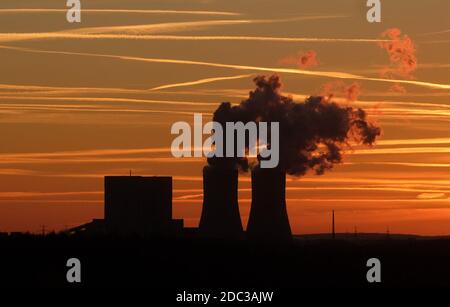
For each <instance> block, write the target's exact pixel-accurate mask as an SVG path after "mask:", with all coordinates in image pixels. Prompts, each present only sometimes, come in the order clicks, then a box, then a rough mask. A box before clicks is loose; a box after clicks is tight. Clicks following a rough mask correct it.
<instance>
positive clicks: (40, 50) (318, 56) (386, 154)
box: [0, 0, 450, 235]
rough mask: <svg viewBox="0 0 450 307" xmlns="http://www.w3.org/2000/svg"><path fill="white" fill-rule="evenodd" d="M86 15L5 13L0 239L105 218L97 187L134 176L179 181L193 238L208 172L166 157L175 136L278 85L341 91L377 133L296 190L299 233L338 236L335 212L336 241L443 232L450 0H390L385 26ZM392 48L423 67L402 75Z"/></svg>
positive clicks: (295, 15) (288, 6) (342, 14)
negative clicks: (275, 78) (176, 129)
mask: <svg viewBox="0 0 450 307" xmlns="http://www.w3.org/2000/svg"><path fill="white" fill-rule="evenodd" d="M81 3H82V12H81V23H68V22H67V20H66V7H65V1H56V0H52V1H50V0H45V1H44V0H33V1H31V0H22V1H20V3H17V1H13V0H2V2H1V4H0V58H1V60H0V61H1V72H0V231H30V232H38V231H40V230H41V229H42V227H43V226H44V225H45V228H46V229H47V230H61V229H64V228H67V227H72V226H76V225H79V224H83V223H86V222H88V221H90V220H92V219H93V218H102V217H103V176H105V175H128V174H129V172H130V170H131V171H132V174H134V175H142V176H150V175H167V176H173V180H174V182H173V184H174V191H173V195H174V199H173V215H174V218H183V219H184V220H185V225H187V226H197V225H198V221H199V217H200V212H201V206H202V177H201V174H202V168H203V166H204V165H205V163H206V162H205V160H204V159H202V158H191V159H189V158H186V159H177V158H174V157H172V155H171V153H170V150H169V149H170V145H171V142H172V140H173V138H174V136H172V135H171V134H170V128H171V125H172V124H173V123H174V122H177V121H187V122H192V119H193V114H194V113H202V114H203V118H204V120H205V121H207V120H209V119H211V114H212V113H213V112H214V110H215V109H216V108H217V107H218V105H219V104H220V103H221V102H224V101H229V102H231V103H239V102H240V101H242V100H244V99H245V98H246V97H247V96H248V92H249V91H250V90H252V89H253V88H254V84H253V82H252V79H253V78H254V77H256V76H257V75H267V76H269V75H271V74H278V75H279V76H280V77H281V79H282V82H283V92H284V93H286V94H289V95H292V97H293V98H294V99H295V100H296V101H298V102H299V103H301V102H302V101H303V100H304V99H305V97H308V96H310V95H320V94H327V95H328V94H333V95H334V96H333V99H334V100H335V101H336V102H338V103H340V104H342V105H348V106H354V107H362V108H364V109H365V110H366V111H367V112H368V114H369V120H371V121H373V122H375V123H377V124H378V125H379V126H380V127H381V128H382V131H383V132H382V136H381V137H380V139H379V140H378V142H377V144H376V145H375V146H373V147H371V148H370V147H369V148H368V147H357V146H356V147H353V148H352V149H349V150H347V152H346V155H345V156H344V162H343V163H342V164H340V165H336V166H335V167H334V169H333V170H332V171H330V172H327V173H326V174H324V175H322V176H316V175H314V174H308V175H306V176H304V177H289V178H288V182H287V209H288V213H289V218H290V223H291V227H292V230H293V232H294V233H296V234H304V233H322V232H329V231H330V228H331V210H333V209H334V210H335V216H336V229H337V231H339V232H353V231H354V230H355V228H356V229H357V231H358V232H386V231H387V230H388V229H389V231H390V232H391V233H410V234H422V235H443V234H450V135H449V131H450V100H449V98H450V74H449V69H450V59H449V54H450V22H449V20H448V12H449V10H450V2H449V1H447V0H429V1H425V0H423V1H419V0H396V1H389V0H384V1H383V0H381V3H382V11H381V13H382V22H381V23H369V22H368V21H367V20H366V11H367V10H368V8H367V7H366V6H365V1H361V0H339V1H324V0H316V1H303V0H293V1H290V0H289V1H288V0H279V1H265V0H241V1H225V0H203V1H202V0H188V1H181V0H164V1H144V0H140V1H137V0H130V1H126V3H125V2H124V1H115V0H109V1H99V0H89V1H86V0H84V1H81ZM388 29H399V30H401V34H398V35H397V36H396V38H397V40H396V39H395V37H394V38H392V37H389V35H388V34H387V33H392V32H385V31H386V30H388ZM391 31H392V30H391ZM382 33H385V35H384V36H383V35H382ZM405 35H406V36H405ZM392 42H394V43H396V44H397V45H396V46H400V48H403V49H402V55H403V56H404V55H405V53H406V56H411V57H413V58H414V59H417V66H415V65H413V67H406V68H405V67H404V66H401V65H400V67H399V65H398V62H395V54H394V55H392V54H389V50H388V48H387V47H386V45H384V48H383V44H389V43H392ZM403 51H404V52H403ZM390 55H391V57H390ZM393 57H394V59H393ZM349 89H356V92H355V93H354V95H353V96H351V97H348V92H349ZM239 178H240V181H239V204H240V210H241V215H242V220H243V223H244V225H246V223H247V217H248V213H249V206H250V178H249V175H248V174H240V177H239Z"/></svg>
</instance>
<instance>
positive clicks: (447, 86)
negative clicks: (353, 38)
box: [3, 47, 450, 89]
mask: <svg viewBox="0 0 450 307" xmlns="http://www.w3.org/2000/svg"><path fill="white" fill-rule="evenodd" d="M3 48H4V47H3ZM10 49H14V50H18V51H23V52H34V53H50V54H62V55H76V56H88V57H99V58H109V59H117V60H125V61H138V62H148V63H165V64H180V65H195V66H206V67H218V68H230V69H235V70H249V71H264V72H271V73H274V72H275V73H287V74H297V75H307V76H316V77H327V78H337V79H353V80H363V81H376V82H387V83H402V84H410V85H416V86H422V87H427V88H433V89H450V84H441V83H432V82H424V81H415V80H399V79H382V78H372V77H364V76H360V75H355V74H349V73H345V72H335V71H311V70H303V69H293V68H279V67H263V66H249V65H235V64H222V63H212V62H203V61H192V60H178V59H163V58H142V57H133V56H122V55H112V54H98V53H85V52H70V51H53V50H38V49H29V48H20V47H11V48H10Z"/></svg>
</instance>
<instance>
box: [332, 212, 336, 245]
mask: <svg viewBox="0 0 450 307" xmlns="http://www.w3.org/2000/svg"><path fill="white" fill-rule="evenodd" d="M331 220H332V222H331V223H332V226H331V228H332V229H331V236H332V238H333V239H334V238H336V232H335V229H334V210H333V211H332V216H331Z"/></svg>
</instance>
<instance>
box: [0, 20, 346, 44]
mask: <svg viewBox="0 0 450 307" xmlns="http://www.w3.org/2000/svg"><path fill="white" fill-rule="evenodd" d="M343 17H346V16H329V15H325V16H301V17H295V18H284V19H226V20H202V21H187V22H167V23H156V24H141V25H126V26H104V27H89V28H79V29H74V30H62V31H54V32H36V33H0V41H3V42H11V41H23V40H35V39H50V38H52V39H57V38H59V39H61V38H69V39H134V40H142V39H145V35H144V34H155V33H166V32H173V31H186V30H194V29H204V28H209V27H212V26H226V25H239V24H265V23H281V22H293V21H302V20H316V19H330V18H343ZM107 33H109V34H107ZM111 33H112V34H111Z"/></svg>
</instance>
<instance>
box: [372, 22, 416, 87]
mask: <svg viewBox="0 0 450 307" xmlns="http://www.w3.org/2000/svg"><path fill="white" fill-rule="evenodd" d="M381 37H382V38H383V39H388V41H387V42H380V43H379V46H380V47H381V48H383V49H384V50H386V52H387V53H388V56H389V61H390V65H389V66H388V67H385V68H384V69H383V70H382V71H381V74H382V76H383V77H388V78H392V77H403V78H406V79H413V76H412V72H413V71H414V70H415V69H416V68H417V57H416V47H415V45H414V43H413V41H412V40H411V38H409V36H408V35H405V34H404V35H402V32H401V30H400V29H398V28H391V29H388V30H386V31H384V32H383V33H382V34H381Z"/></svg>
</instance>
